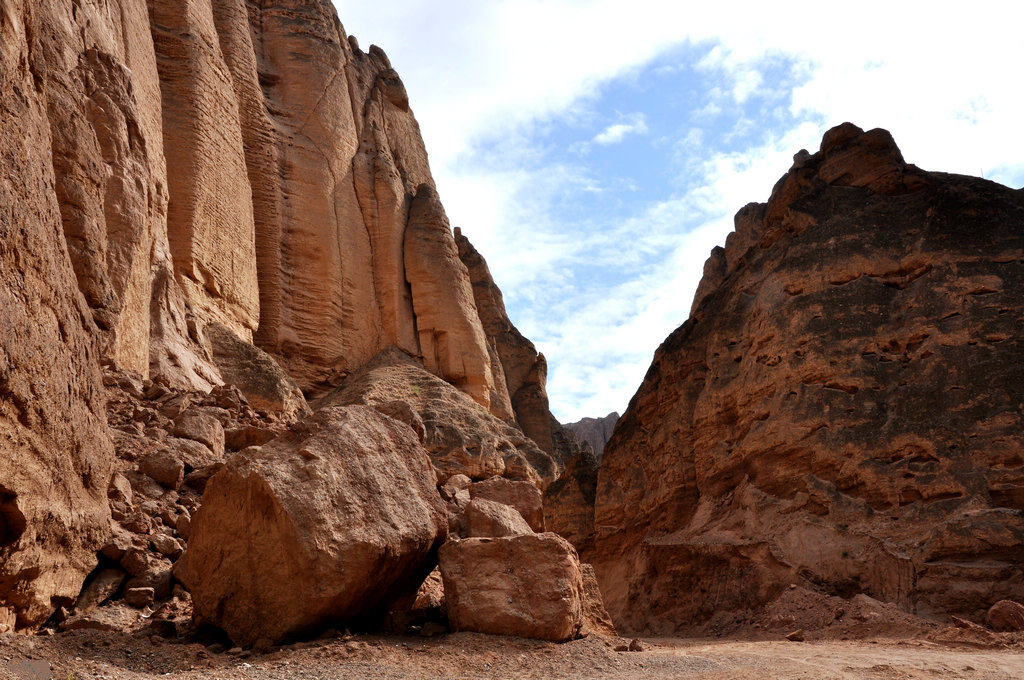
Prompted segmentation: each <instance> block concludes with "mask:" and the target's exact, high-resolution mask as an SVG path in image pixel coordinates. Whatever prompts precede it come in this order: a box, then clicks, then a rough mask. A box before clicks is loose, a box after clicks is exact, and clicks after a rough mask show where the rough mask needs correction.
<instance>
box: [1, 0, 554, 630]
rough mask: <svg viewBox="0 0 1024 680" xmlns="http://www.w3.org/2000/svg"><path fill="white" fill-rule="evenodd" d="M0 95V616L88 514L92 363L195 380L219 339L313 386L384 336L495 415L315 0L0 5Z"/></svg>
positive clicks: (372, 67) (404, 157)
mask: <svg viewBox="0 0 1024 680" xmlns="http://www.w3.org/2000/svg"><path fill="white" fill-rule="evenodd" d="M0 114H2V117H0V126H2V128H0V129H2V132H3V133H4V134H3V137H2V139H0V157H2V159H3V162H2V163H0V230H2V231H3V240H2V245H0V266H2V267H3V268H2V270H0V301H2V304H3V305H4V310H3V314H2V315H0V317H2V323H3V324H4V326H3V328H2V332H0V336H2V337H0V342H2V352H0V397H2V400H0V432H3V435H4V438H5V441H7V442H8V444H7V446H8V451H6V452H5V455H4V456H3V461H2V462H0V472H2V475H0V508H2V512H0V518H2V520H3V521H2V525H3V527H2V528H0V544H2V545H0V549H2V551H3V553H2V557H3V560H2V566H0V628H4V627H11V626H15V625H16V626H18V627H25V626H30V625H34V624H36V623H39V622H40V621H41V620H42V619H45V618H46V617H47V616H48V615H49V613H50V612H51V611H52V610H53V609H54V608H55V607H57V606H58V605H59V604H61V603H62V602H64V601H65V600H66V599H68V598H73V597H74V596H75V595H76V594H77V590H78V587H79V586H80V585H81V581H82V579H83V578H84V576H85V574H87V573H88V572H89V571H90V569H91V567H92V563H93V562H94V559H95V549H96V547H97V546H98V544H99V543H100V542H101V541H102V540H103V535H104V534H105V533H106V531H107V517H108V510H107V504H106V499H105V498H104V495H105V492H106V488H107V483H108V480H109V477H110V474H109V470H110V466H111V445H110V442H109V435H108V433H107V431H106V427H105V425H104V424H103V422H102V421H103V418H102V415H103V394H102V389H103V388H102V385H101V383H100V378H99V371H98V367H99V363H100V361H105V362H110V363H112V364H116V365H117V366H118V367H120V368H123V369H129V370H133V371H136V372H138V373H139V374H142V376H144V377H145V376H149V377H158V376H159V377H160V378H161V380H162V382H164V383H165V384H167V385H169V386H172V387H175V388H179V389H185V390H189V389H200V390H209V389H210V388H211V387H212V386H214V385H218V384H221V383H222V382H223V381H224V379H225V376H224V375H222V374H221V368H220V366H227V365H229V364H230V362H229V363H225V362H224V361H223V357H219V358H218V357H216V356H215V351H214V350H215V349H217V348H220V349H219V350H218V351H222V349H223V347H230V346H232V345H233V342H234V341H233V340H232V339H231V338H230V337H225V336H224V333H229V334H232V335H234V336H235V338H236V339H237V341H238V342H240V343H250V342H251V343H254V344H255V345H257V346H259V347H260V348H261V349H263V350H265V351H266V352H267V353H268V354H270V355H272V356H273V357H274V359H275V360H276V361H277V362H278V363H279V364H280V365H281V366H282V367H283V368H284V370H285V371H287V373H288V374H289V376H290V377H291V378H292V379H294V381H295V383H296V384H297V386H298V387H299V388H301V389H302V390H303V391H304V392H305V393H306V394H307V395H310V396H319V395H321V394H323V393H326V392H328V391H329V390H330V389H331V388H332V387H334V386H337V385H338V384H340V383H341V382H342V381H344V379H345V378H346V376H348V375H349V374H352V373H354V372H355V371H357V370H358V369H360V368H362V367H363V366H364V365H365V364H367V362H369V361H370V360H371V359H372V358H373V357H374V356H375V355H377V354H378V353H379V352H381V351H382V350H385V349H386V348H389V347H392V346H396V347H398V348H400V349H401V350H402V351H404V352H406V353H408V354H409V355H411V356H413V357H417V358H418V360H419V361H420V362H421V363H422V364H423V365H424V366H426V368H427V369H428V370H429V371H431V372H432V373H434V374H435V375H437V376H438V377H439V378H441V379H443V380H446V381H448V382H450V383H452V384H453V385H456V386H457V387H458V388H460V389H461V390H463V391H464V392H465V393H466V394H468V395H469V396H470V397H472V399H473V400H475V404H477V405H479V407H482V408H483V409H484V410H485V411H488V410H489V411H490V412H491V413H492V414H493V415H494V416H496V417H497V418H499V419H501V420H503V421H507V424H508V425H509V427H511V428H512V429H515V428H514V425H513V424H512V423H511V421H512V420H513V414H514V411H513V408H512V404H511V402H510V399H509V395H508V393H507V386H506V385H505V370H504V367H503V365H502V362H501V360H500V359H499V358H498V356H497V354H496V352H495V351H494V347H493V345H492V344H491V343H490V342H489V340H488V336H487V334H486V333H485V331H484V326H483V322H482V321H481V318H480V314H479V313H478V311H477V308H476V306H475V300H474V295H473V288H472V281H471V279H470V275H469V272H468V271H467V268H466V266H465V265H464V264H463V263H462V262H461V261H460V259H459V257H458V248H457V246H456V244H455V241H454V238H453V235H452V233H451V231H450V229H449V226H448V222H447V218H446V217H445V215H444V210H443V207H442V206H441V203H440V201H439V199H438V197H437V195H436V192H435V191H434V188H433V179H432V178H431V175H430V169H429V166H428V163H427V154H426V150H425V149H424V145H423V141H422V139H421V137H420V134H419V128H418V126H417V123H416V120H415V118H414V117H413V114H412V111H411V109H410V107H409V101H408V96H407V94H406V92H405V88H404V86H403V84H402V82H401V80H400V79H399V77H398V75H397V74H396V73H395V71H394V70H393V69H392V68H391V64H390V63H389V61H388V58H387V56H386V55H385V54H384V52H383V51H381V50H380V49H378V48H376V47H371V48H370V50H369V52H363V51H362V50H360V49H359V47H358V45H357V43H356V41H355V39H354V38H349V37H348V36H346V34H345V31H344V29H343V27H342V25H341V23H340V21H339V20H338V17H337V15H336V13H335V10H334V7H333V5H332V4H331V3H330V2H329V0H301V1H300V0H268V1H265V2H260V3H252V2H246V1H245V0H217V1H216V2H214V1H213V0H196V1H194V2H186V3H181V2H174V1H171V0H148V1H147V0H52V1H51V0H47V2H38V1H34V0H0ZM215 325H216V329H217V330H213V329H214V327H215ZM208 331H210V333H211V334H213V333H216V334H217V336H218V337H217V338H216V340H217V342H216V343H211V338H210V337H208ZM214 345H216V347H214ZM253 356H258V355H257V354H254V355H253ZM260 362H262V363H269V362H268V361H267V360H266V358H265V357H261V358H260ZM538 376H540V380H539V384H540V385H541V393H542V386H543V377H542V371H541V372H540V373H538ZM279 377H280V376H279ZM282 382H283V383H286V382H287V381H282ZM288 389H292V388H291V386H290V385H289V388H288ZM275 398H276V397H275ZM289 399H291V400H292V401H294V403H295V404H298V406H296V409H298V410H301V408H302V407H301V404H302V399H301V397H299V396H298V395H295V394H292V395H291V396H290V397H289ZM538 413H539V411H538ZM544 413H545V414H546V403H545V405H544ZM540 432H541V430H538V433H540ZM538 436H542V434H538ZM542 438H543V437H542ZM543 445H544V446H545V450H547V449H548V448H550V446H549V445H548V444H547V440H545V442H544V443H543ZM516 446H518V447H519V448H526V449H530V447H528V446H526V445H525V443H524V442H518V443H517V445H516ZM534 448H535V447H534ZM517 450H518V449H517ZM529 454H530V457H531V459H533V460H534V461H536V462H537V464H538V465H540V468H541V469H542V473H533V472H531V469H532V468H531V466H532V465H533V463H522V464H521V465H522V466H523V469H522V470H521V473H522V474H523V475H529V474H540V475H541V477H543V478H544V479H545V480H550V479H552V478H553V477H554V476H555V475H556V474H557V472H558V471H559V470H560V466H559V465H558V463H557V462H556V461H552V460H550V459H548V458H547V454H541V452H540V451H539V450H536V451H535V450H534V449H530V450H529ZM520 458H521V456H520V457H514V460H513V463H514V464H515V465H520V463H519V459H520ZM527 468H531V469H527Z"/></svg>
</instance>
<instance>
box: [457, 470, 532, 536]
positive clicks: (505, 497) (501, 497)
mask: <svg viewBox="0 0 1024 680" xmlns="http://www.w3.org/2000/svg"><path fill="white" fill-rule="evenodd" d="M469 497H470V498H473V499H482V500H488V501H494V502H496V503H503V504H505V505H510V506H512V507H513V508H515V509H516V510H518V511H519V514H520V515H522V517H523V519H525V520H526V522H527V523H528V524H529V525H530V527H531V528H532V529H533V530H534V531H536V532H542V531H544V506H543V503H542V501H541V495H540V490H539V489H538V488H537V486H536V485H534V484H531V483H529V482H517V481H513V480H511V479H505V478H503V477H491V478H490V479H485V480H483V481H482V482H475V483H473V484H471V485H470V486H469Z"/></svg>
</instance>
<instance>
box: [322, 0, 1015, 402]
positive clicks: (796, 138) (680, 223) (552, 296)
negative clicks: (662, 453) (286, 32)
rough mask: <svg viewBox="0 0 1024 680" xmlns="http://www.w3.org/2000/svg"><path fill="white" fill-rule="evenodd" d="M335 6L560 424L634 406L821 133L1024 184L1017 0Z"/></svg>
mask: <svg viewBox="0 0 1024 680" xmlns="http://www.w3.org/2000/svg"><path fill="white" fill-rule="evenodd" d="M334 2H335V5H336V6H337V8H338V13H339V15H340V17H341V21H342V23H343V25H344V26H345V29H346V31H347V32H348V33H349V34H350V35H355V36H356V38H357V39H358V40H359V42H360V45H361V47H362V49H364V50H367V49H369V46H370V45H371V44H376V45H378V46H380V47H381V48H383V49H384V51H385V52H386V53H387V54H388V57H389V58H390V60H391V63H392V65H393V66H394V68H395V69H396V70H397V71H398V73H399V75H400V76H401V78H402V80H403V82H404V83H405V86H406V89H407V90H408V92H409V99H410V103H411V106H412V109H413V112H414V113H415V115H416V118H417V120H418V121H419V124H420V129H421V131H422V134H423V138H424V140H425V142H426V147H427V152H428V154H429V157H430V165H431V171H432V173H433V175H434V179H435V182H436V184H437V187H438V192H439V194H440V196H441V200H442V202H443V203H444V206H445V209H446V212H447V213H448V217H449V219H450V221H451V223H452V225H453V226H457V227H461V228H462V231H463V233H464V234H465V235H466V236H467V237H468V238H469V239H470V240H471V241H472V242H473V244H474V245H475V246H476V247H477V249H478V250H479V251H480V252H481V253H482V254H483V255H484V257H486V258H487V261H488V264H489V266H490V269H491V273H492V275H493V277H494V279H495V281H496V282H497V284H498V286H499V287H500V288H501V290H502V292H503V294H504V297H505V306H506V308H507V311H508V314H509V317H510V318H511V319H512V322H513V323H515V324H516V326H517V327H518V328H519V330H520V331H522V333H523V334H524V335H525V336H526V337H528V338H530V339H531V340H532V341H533V342H534V344H536V345H537V348H538V350H540V351H541V352H543V353H544V354H545V356H546V357H547V360H548V367H549V370H548V396H549V399H550V402H551V410H552V412H553V413H554V414H555V416H556V417H557V418H558V419H559V420H561V421H562V422H571V421H575V420H578V419H580V418H583V417H588V416H589V417H600V416H603V415H605V414H607V413H609V412H610V411H613V410H615V411H619V412H620V413H621V412H623V411H624V410H625V408H626V405H627V404H628V402H629V399H630V398H631V397H632V396H633V394H634V393H635V392H636V390H637V388H638V387H639V386H640V383H641V381H642V380H643V376H644V374H645V373H646V371H647V368H648V366H649V365H650V363H651V359H652V358H653V355H654V351H655V349H657V347H658V345H660V344H661V342H662V341H663V340H664V339H665V337H666V336H667V335H668V334H669V333H670V332H672V331H673V330H674V329H675V328H677V327H678V326H679V325H680V324H682V323H683V322H684V321H685V320H686V318H687V317H688V315H689V311H690V305H691V303H692V300H693V294H694V292H695V290H696V287H697V284H698V282H699V281H700V277H701V273H702V271H703V265H704V261H705V260H706V259H707V257H708V255H709V254H710V251H711V249H712V248H713V247H714V246H716V245H724V243H725V239H726V236H728V234H729V232H730V231H731V230H732V226H733V222H732V218H733V215H734V214H735V213H736V212H737V211H738V210H739V209H740V208H741V207H743V206H744V205H745V204H747V203H750V202H755V201H756V202H764V201H767V199H768V197H769V195H770V194H771V189H772V187H773V185H774V184H775V182H776V181H777V180H778V179H779V178H780V177H781V176H782V175H784V174H785V173H786V171H787V170H788V169H789V167H790V166H791V165H792V158H793V155H794V154H795V153H797V152H798V151H799V150H801V149H807V150H808V151H810V152H812V153H813V152H815V151H817V150H818V147H819V145H820V142H821V137H822V135H823V134H824V132H825V131H826V130H828V129H829V128H831V127H833V126H835V125H838V124H840V123H842V122H844V121H850V122H853V123H855V124H857V125H859V126H860V127H862V128H863V129H865V130H868V129H871V128H875V127H882V128H885V129H887V130H889V131H890V132H892V134H893V136H894V138H895V139H896V142H897V144H898V145H899V146H900V148H901V150H902V152H903V155H904V158H905V159H906V160H907V161H908V162H910V163H914V164H916V165H918V166H919V167H921V168H924V169H926V170H938V171H943V172H955V173H961V174H969V175H975V176H983V177H986V178H988V179H992V180H995V181H998V182H1001V183H1003V184H1007V185H1009V186H1012V187H1014V188H1018V187H1022V186H1024V130H1022V128H1024V87H1022V86H1021V84H1020V83H1021V82H1022V76H1021V68H1022V65H1024V31H1022V30H1021V26H1024V3H1019V2H985V1H984V0H978V1H976V2H972V3H961V2H956V3H954V2H945V1H943V0H931V1H930V2H912V1H903V2H892V1H889V2H885V3H881V2H857V3H843V4H836V3H820V2H816V3H802V2H782V3H765V2H757V3H745V2H730V3H691V2H682V1H680V0H674V1H667V0H631V1H630V2H628V3H626V2H622V0H443V1H441V2H439V1H438V0H431V1H429V2H428V1H426V0H382V1H380V2H373V3H368V2H365V1H363V0H334ZM711 5H716V6H714V7H713V6H711ZM825 8H830V9H825Z"/></svg>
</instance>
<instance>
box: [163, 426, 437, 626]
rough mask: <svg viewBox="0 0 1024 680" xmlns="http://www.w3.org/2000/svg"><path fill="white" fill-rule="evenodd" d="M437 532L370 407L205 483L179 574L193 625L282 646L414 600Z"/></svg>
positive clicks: (433, 505)
mask: <svg viewBox="0 0 1024 680" xmlns="http://www.w3.org/2000/svg"><path fill="white" fill-rule="evenodd" d="M354 461H358V463H359V464H358V465H354V464H353V462H354ZM446 534H447V519H446V516H445V513H444V509H443V505H442V503H441V499H440V497H439V496H438V494H437V490H436V488H435V486H434V477H433V471H432V470H431V468H430V461H429V459H428V458H427V455H426V452H425V451H424V450H423V448H422V446H421V445H420V443H419V442H418V441H417V440H416V438H415V436H414V435H413V433H412V432H411V430H409V428H407V427H406V426H405V425H403V424H401V423H399V422H397V421H395V420H392V419H390V418H387V417H384V416H382V415H380V414H379V413H378V412H377V411H375V410H373V409H370V408H366V407H360V406H353V407H346V408H325V409H322V410H320V411H319V412H318V413H316V414H315V415H313V416H311V417H310V418H308V419H306V420H303V421H300V423H298V424H297V425H296V426H295V427H294V428H293V432H292V433H290V434H288V435H286V436H284V437H281V438H279V439H277V440H275V441H274V442H272V443H270V444H267V445H265V446H263V447H262V448H251V449H247V450H246V451H243V452H241V453H238V454H236V455H234V456H233V457H232V458H230V459H229V460H228V463H227V465H226V467H225V468H224V469H223V470H221V471H220V472H218V473H217V474H216V475H214V477H213V478H212V479H211V480H210V481H209V483H208V484H207V487H206V492H205V494H204V495H203V505H202V507H201V508H200V510H199V511H198V513H196V515H195V516H194V517H193V518H192V523H191V528H190V537H189V544H188V552H187V553H186V555H185V556H184V557H183V558H182V560H181V561H179V563H178V567H176V574H177V575H178V577H179V578H180V579H181V580H182V582H183V583H184V584H185V585H186V587H187V588H188V589H189V591H190V592H191V594H192V598H193V603H194V607H195V616H196V618H197V619H200V620H203V621H208V622H211V623H213V624H215V625H217V626H219V627H221V628H223V629H224V631H225V632H227V634H228V635H229V636H230V637H231V639H232V640H234V641H235V642H236V643H238V644H241V645H253V644H257V643H266V642H279V641H282V640H287V639H294V638H295V637H297V636H300V635H303V634H308V633H311V632H313V631H315V630H317V629H319V628H326V627H328V626H330V625H335V624H337V625H341V624H344V623H347V622H352V621H354V620H358V618H359V617H363V616H366V615H368V614H370V613H371V612H373V611H374V610H375V609H377V608H378V607H380V606H383V605H386V604H387V603H388V602H389V601H390V600H391V599H393V598H395V597H397V596H399V595H403V594H405V593H404V592H403V590H402V589H403V588H404V589H409V588H411V589H412V591H415V589H416V587H417V586H418V585H419V583H420V582H421V581H422V580H423V578H424V577H425V576H426V575H427V574H428V573H429V572H430V570H431V569H432V568H433V566H434V562H433V559H434V557H433V556H434V551H435V550H436V549H437V546H438V545H439V544H440V543H441V542H442V541H443V540H444V537H445V536H446Z"/></svg>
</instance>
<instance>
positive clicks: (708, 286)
mask: <svg viewBox="0 0 1024 680" xmlns="http://www.w3.org/2000/svg"><path fill="white" fill-rule="evenodd" d="M704 271H705V275H704V279H703V281H702V283H701V285H700V288H699V290H698V292H697V295H696V298H695V300H694V306H693V312H692V315H691V317H690V319H689V320H688V321H687V322H686V323H684V324H683V325H682V326H681V327H680V328H679V329H677V330H676V331H675V332H674V333H672V334H671V335H670V336H669V337H668V339H667V340H666V341H665V342H664V344H663V345H662V346H661V347H660V348H659V349H658V351H657V353H656V354H655V357H654V361H653V363H652V365H651V368H650V369H649V371H648V373H647V376H646V378H645V380H644V382H643V384H642V385H641V387H640V389H639V391H638V392H637V394H636V395H635V396H634V398H633V399H632V401H631V402H630V405H629V408H628V410H627V411H626V413H625V415H624V416H623V417H622V419H621V420H620V421H619V424H618V426H617V428H616V430H615V433H614V435H613V436H612V439H611V441H609V443H608V446H607V448H606V449H605V454H604V457H603V460H602V464H601V469H600V472H599V481H598V489H597V499H596V506H595V520H594V521H595V527H596V529H595V531H596V533H595V543H596V547H595V549H594V552H593V555H591V561H593V562H594V563H595V568H596V569H597V574H598V576H599V579H600V582H601V585H602V588H603V589H604V592H605V596H606V601H607V604H608V609H609V611H610V612H611V614H612V617H613V619H614V621H615V624H616V626H617V627H619V628H620V629H623V628H624V629H626V630H644V631H649V632H657V633H673V632H676V631H680V630H684V629H685V628H686V627H687V626H693V625H698V624H703V623H707V622H709V621H713V622H716V623H717V624H722V625H725V624H728V623H730V622H736V621H739V620H742V618H743V616H744V615H745V612H749V611H750V610H751V609H752V608H756V607H757V606H758V605H760V604H763V603H765V602H768V601H769V600H770V599H771V598H773V597H775V596H776V595H778V593H779V592H780V590H782V589H784V588H788V587H789V585H790V584H798V585H800V586H804V587H806V588H809V589H811V590H817V591H820V592H824V593H826V594H830V595H841V596H844V597H848V596H850V595H852V594H856V593H865V594H867V595H870V596H872V597H874V598H877V599H880V600H884V601H888V602H893V603H896V604H897V605H898V606H899V607H901V608H903V609H904V610H907V611H911V612H915V613H918V614H922V615H925V616H933V617H944V616H946V615H948V614H956V615H959V616H964V617H967V618H969V619H972V620H975V621H981V620H983V618H984V615H985V610H986V609H987V608H988V607H989V606H990V605H992V604H993V603H995V602H996V601H998V600H1002V599H1011V600H1014V599H1015V600H1020V599H1021V598H1022V597H1024V548H1022V546H1024V457H1022V453H1021V452H1022V451H1024V434H1022V433H1024V412H1022V411H1021V404H1022V403H1024V346H1022V344H1021V338H1020V333H1019V329H1020V328H1021V327H1022V323H1024V192H1021V191H1014V190H1012V189H1008V188H1006V187H1003V186H1000V185H997V184H994V183H992V182H988V181H985V180H982V179H977V178H971V177H961V176H956V175H947V174H942V173H929V172H924V171H922V170H920V169H918V168H916V167H915V166H913V165H908V164H907V163H905V162H904V160H903V158H902V155H901V153H900V151H899V149H898V148H897V147H896V144H895V143H894V142H893V140H892V137H891V136H890V135H889V133H887V132H885V131H884V130H872V131H869V132H863V131H861V130H860V129H859V128H857V127H855V126H853V125H850V124H844V125H842V126H839V127H837V128H835V129H833V130H831V131H829V132H828V133H827V134H826V135H825V137H824V139H823V140H822V144H821V149H820V151H818V152H817V153H815V154H813V155H811V154H808V153H807V152H801V153H799V154H797V156H796V158H795V162H794V165H793V167H792V168H791V169H790V171H789V172H788V173H787V174H786V175H785V176H784V177H783V178H782V179H781V180H780V181H779V183H778V184H777V185H776V186H775V189H774V191H773V192H772V196H771V199H770V200H769V201H768V203H767V204H751V205H748V206H746V207H745V208H743V209H742V210H741V211H740V212H739V213H738V214H737V215H736V230H735V232H734V233H733V234H732V235H730V236H729V239H728V241H727V243H726V247H725V248H724V249H722V248H716V249H715V250H714V252H712V254H711V257H710V258H709V259H708V261H707V264H706V265H705V270H704Z"/></svg>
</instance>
